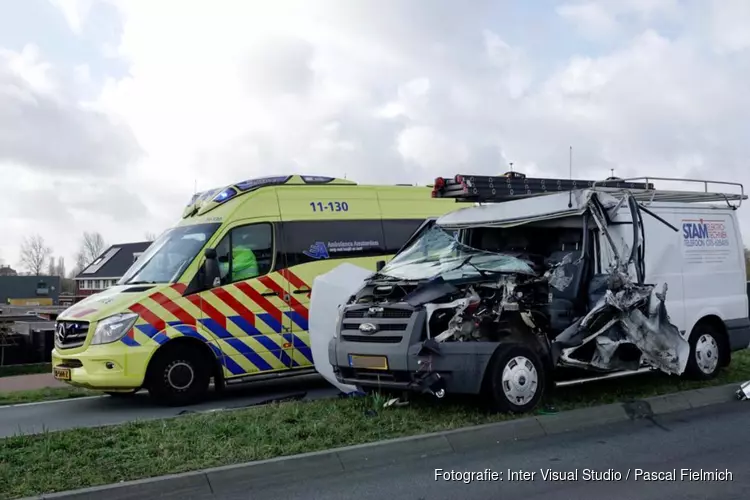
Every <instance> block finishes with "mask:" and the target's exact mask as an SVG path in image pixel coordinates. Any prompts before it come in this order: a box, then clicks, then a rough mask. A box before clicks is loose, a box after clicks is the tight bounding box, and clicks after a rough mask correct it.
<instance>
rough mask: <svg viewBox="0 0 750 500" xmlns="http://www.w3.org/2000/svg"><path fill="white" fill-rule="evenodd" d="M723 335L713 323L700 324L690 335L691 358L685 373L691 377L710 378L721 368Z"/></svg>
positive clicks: (697, 378)
mask: <svg viewBox="0 0 750 500" xmlns="http://www.w3.org/2000/svg"><path fill="white" fill-rule="evenodd" d="M722 341H723V337H722V336H721V335H720V334H719V333H718V332H717V330H716V328H714V326H713V325H711V324H708V323H703V324H698V325H697V326H696V327H695V328H694V329H693V333H692V334H691V335H690V340H689V343H690V358H689V359H688V362H687V366H686V367H685V375H687V376H688V377H689V378H691V379H696V380H709V379H712V378H714V377H716V375H717V374H718V373H719V369H720V368H721V348H722V345H721V343H722Z"/></svg>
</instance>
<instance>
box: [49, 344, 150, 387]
mask: <svg viewBox="0 0 750 500" xmlns="http://www.w3.org/2000/svg"><path fill="white" fill-rule="evenodd" d="M151 354H152V349H151V348H149V347H143V346H140V347H128V348H127V352H122V350H121V349H116V348H114V346H112V345H96V346H89V347H88V348H87V349H86V350H84V351H82V352H78V353H75V354H66V353H65V351H60V350H58V349H57V348H55V349H53V350H52V372H53V374H54V373H55V372H56V371H57V370H56V369H59V368H63V369H65V368H67V369H68V370H69V372H70V379H69V380H64V379H60V378H58V380H60V381H61V382H65V383H67V384H69V385H72V386H75V387H83V388H85V389H93V390H99V391H112V392H117V391H130V390H134V389H140V388H141V387H142V386H143V381H144V379H145V374H146V367H147V366H148V361H149V359H151ZM65 371H66V372H67V370H65ZM56 378H57V377H56Z"/></svg>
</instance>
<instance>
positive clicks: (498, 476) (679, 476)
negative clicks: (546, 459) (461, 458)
mask: <svg viewBox="0 0 750 500" xmlns="http://www.w3.org/2000/svg"><path fill="white" fill-rule="evenodd" d="M732 480H733V476H732V472H730V471H729V470H728V469H724V470H719V469H714V470H705V469H671V470H666V471H648V470H645V469H626V470H622V471H618V470H615V469H605V470H597V469H580V470H579V469H574V470H570V471H560V470H553V469H538V470H522V469H507V470H502V471H496V470H492V469H484V470H480V471H457V470H453V469H451V470H446V469H435V481H457V482H463V483H467V484H468V483H473V482H482V481H732Z"/></svg>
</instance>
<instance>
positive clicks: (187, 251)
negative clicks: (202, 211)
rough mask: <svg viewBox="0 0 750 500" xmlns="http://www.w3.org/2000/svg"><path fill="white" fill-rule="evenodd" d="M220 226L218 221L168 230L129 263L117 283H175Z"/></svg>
mask: <svg viewBox="0 0 750 500" xmlns="http://www.w3.org/2000/svg"><path fill="white" fill-rule="evenodd" d="M219 226H221V224H220V223H212V224H195V225H191V226H178V227H174V228H172V229H169V230H168V231H166V232H165V233H164V234H162V235H161V236H159V237H158V238H157V239H156V241H154V242H153V243H152V244H151V246H150V247H148V250H146V251H145V252H144V253H143V255H141V256H140V257H139V258H138V260H136V261H135V262H134V263H133V265H132V266H130V269H128V272H126V273H125V275H124V276H123V277H122V278H121V279H120V281H119V282H118V285H134V284H142V283H174V282H175V281H177V280H178V279H179V278H180V276H182V273H183V272H184V271H185V269H186V268H187V267H188V266H189V265H190V263H191V262H193V259H195V257H196V255H198V253H199V252H200V251H201V249H202V248H203V247H204V246H205V244H206V242H207V241H208V240H209V238H211V236H212V235H213V234H214V233H215V232H216V230H217V229H218V228H219Z"/></svg>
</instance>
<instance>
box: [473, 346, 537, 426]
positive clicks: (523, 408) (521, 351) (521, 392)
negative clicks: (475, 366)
mask: <svg viewBox="0 0 750 500" xmlns="http://www.w3.org/2000/svg"><path fill="white" fill-rule="evenodd" d="M546 372H547V370H546V367H545V366H544V363H542V360H541V358H540V357H539V355H538V354H537V353H536V352H535V351H534V350H533V349H531V348H529V347H527V346H525V345H523V344H509V345H504V346H500V347H499V348H498V349H497V350H496V351H495V354H494V355H493V356H492V359H491V361H490V363H489V366H488V367H487V378H486V386H485V387H486V394H487V397H488V400H489V401H488V402H489V403H490V408H491V409H492V410H493V411H495V412H500V413H527V412H529V411H531V410H533V409H534V408H535V407H536V406H537V404H539V401H540V400H541V399H542V397H543V395H544V391H545V389H546V385H547V383H546V382H547V373H546ZM514 394H515V398H514V396H513V395H514Z"/></svg>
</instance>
